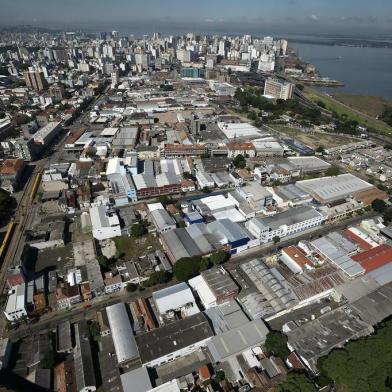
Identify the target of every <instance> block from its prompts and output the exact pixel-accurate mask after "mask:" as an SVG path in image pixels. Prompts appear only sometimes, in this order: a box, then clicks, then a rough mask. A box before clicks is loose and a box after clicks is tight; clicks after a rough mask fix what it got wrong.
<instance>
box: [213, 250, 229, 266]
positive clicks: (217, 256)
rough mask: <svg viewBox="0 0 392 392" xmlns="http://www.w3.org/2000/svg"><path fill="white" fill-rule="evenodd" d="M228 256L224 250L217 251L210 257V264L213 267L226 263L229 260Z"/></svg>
mask: <svg viewBox="0 0 392 392" xmlns="http://www.w3.org/2000/svg"><path fill="white" fill-rule="evenodd" d="M229 258H230V255H229V254H228V253H227V252H225V251H224V250H218V251H216V252H215V253H213V254H212V255H211V256H210V262H211V263H212V264H214V265H220V264H223V263H226V261H227V260H229Z"/></svg>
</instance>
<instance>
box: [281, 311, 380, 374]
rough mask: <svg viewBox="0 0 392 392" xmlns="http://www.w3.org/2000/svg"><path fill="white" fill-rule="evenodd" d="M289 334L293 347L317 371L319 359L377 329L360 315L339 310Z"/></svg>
mask: <svg viewBox="0 0 392 392" xmlns="http://www.w3.org/2000/svg"><path fill="white" fill-rule="evenodd" d="M290 326H291V327H293V328H294V329H292V330H291V331H289V332H286V335H287V337H288V343H289V345H290V346H291V347H292V348H293V349H294V350H296V352H297V353H298V354H299V355H300V356H301V357H302V358H304V359H305V360H306V361H307V362H308V363H309V366H310V367H311V369H312V370H313V371H316V370H317V369H316V365H317V360H318V359H319V358H320V357H322V356H324V355H326V354H328V353H329V352H330V351H331V350H332V349H333V348H335V347H342V346H344V344H346V342H347V340H350V339H355V338H359V337H361V336H366V335H368V334H369V333H371V332H373V328H372V327H371V326H370V325H369V324H368V323H366V322H364V321H362V320H361V319H360V318H359V317H358V316H357V315H355V314H353V312H352V311H350V310H345V309H344V308H338V309H335V310H333V311H331V312H329V313H326V314H325V315H323V316H321V317H319V318H318V319H316V320H313V321H309V322H308V323H306V324H303V325H301V326H300V327H298V328H296V327H295V325H294V323H290Z"/></svg>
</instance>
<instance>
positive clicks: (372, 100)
mask: <svg viewBox="0 0 392 392" xmlns="http://www.w3.org/2000/svg"><path fill="white" fill-rule="evenodd" d="M332 96H333V97H334V98H335V99H337V100H338V101H339V102H342V103H344V104H345V105H347V106H350V108H353V109H355V110H359V111H360V112H363V113H364V114H367V115H368V116H372V117H378V116H380V115H381V114H382V113H383V112H384V110H385V108H386V107H389V108H392V102H391V101H387V100H386V99H384V98H381V97H371V96H368V95H354V94H346V93H339V94H332Z"/></svg>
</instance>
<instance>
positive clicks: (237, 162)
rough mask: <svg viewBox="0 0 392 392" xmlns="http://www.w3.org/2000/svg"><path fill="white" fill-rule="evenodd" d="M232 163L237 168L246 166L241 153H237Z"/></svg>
mask: <svg viewBox="0 0 392 392" xmlns="http://www.w3.org/2000/svg"><path fill="white" fill-rule="evenodd" d="M233 164H234V166H235V167H236V168H237V169H244V168H245V167H246V160H245V157H244V156H243V155H242V154H238V155H237V156H236V157H235V158H234V160H233Z"/></svg>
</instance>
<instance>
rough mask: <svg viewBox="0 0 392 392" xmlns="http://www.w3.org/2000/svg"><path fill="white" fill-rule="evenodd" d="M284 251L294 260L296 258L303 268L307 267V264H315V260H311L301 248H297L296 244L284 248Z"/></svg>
mask: <svg viewBox="0 0 392 392" xmlns="http://www.w3.org/2000/svg"><path fill="white" fill-rule="evenodd" d="M282 252H285V253H286V254H287V255H288V256H289V257H290V258H291V259H292V260H294V261H295V262H296V263H297V264H298V265H299V266H300V267H301V268H302V269H304V268H305V265H309V266H313V262H312V261H311V260H309V259H308V258H307V257H306V256H305V254H304V253H303V252H302V250H301V249H299V248H297V247H296V246H294V245H291V246H288V247H286V248H283V249H282Z"/></svg>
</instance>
